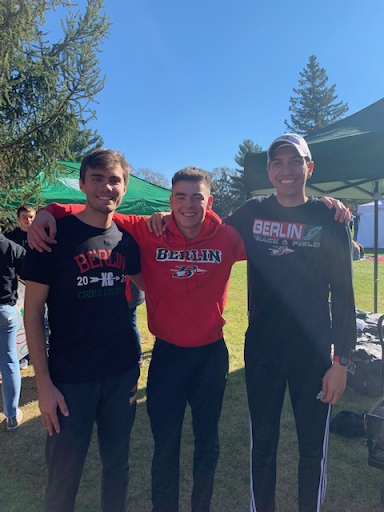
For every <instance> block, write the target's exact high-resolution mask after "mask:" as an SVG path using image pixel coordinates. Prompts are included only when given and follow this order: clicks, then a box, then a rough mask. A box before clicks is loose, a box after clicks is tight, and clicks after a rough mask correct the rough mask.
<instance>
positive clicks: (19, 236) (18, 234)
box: [5, 205, 36, 249]
mask: <svg viewBox="0 0 384 512" xmlns="http://www.w3.org/2000/svg"><path fill="white" fill-rule="evenodd" d="M35 216H36V210H35V209H34V208H33V207H32V206H29V205H25V206H20V208H18V209H17V222H18V223H19V227H18V228H15V229H14V230H12V231H9V232H8V233H5V236H6V237H7V238H9V240H12V241H13V242H16V243H17V244H19V245H21V246H22V247H24V249H26V248H27V247H28V241H27V233H28V229H29V226H30V225H31V224H32V222H33V219H34V218H35Z"/></svg>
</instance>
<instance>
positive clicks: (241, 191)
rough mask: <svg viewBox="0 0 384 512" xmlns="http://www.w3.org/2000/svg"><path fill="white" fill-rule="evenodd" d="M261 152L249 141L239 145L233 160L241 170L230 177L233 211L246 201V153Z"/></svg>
mask: <svg viewBox="0 0 384 512" xmlns="http://www.w3.org/2000/svg"><path fill="white" fill-rule="evenodd" d="M261 151H262V148H261V146H259V145H258V144H256V143H255V142H253V141H252V140H251V139H245V140H243V143H242V144H239V150H238V152H237V155H235V156H234V160H235V162H236V163H237V165H238V166H240V167H241V169H236V173H237V174H236V175H234V176H231V177H230V180H231V190H232V196H233V199H232V202H233V207H234V208H233V209H235V208H238V207H239V206H240V205H241V204H243V203H244V201H245V200H246V199H247V197H246V192H245V187H244V158H245V155H246V154H247V153H260V152H261Z"/></svg>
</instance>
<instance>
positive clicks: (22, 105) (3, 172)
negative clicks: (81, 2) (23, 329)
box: [0, 0, 109, 206]
mask: <svg viewBox="0 0 384 512" xmlns="http://www.w3.org/2000/svg"><path fill="white" fill-rule="evenodd" d="M59 6H60V9H61V10H62V11H64V12H65V16H64V18H63V19H62V20H61V28H62V37H60V39H58V40H57V41H56V42H51V41H50V34H49V32H48V31H45V30H44V26H45V24H46V19H45V16H46V15H47V14H48V12H49V11H52V10H53V11H54V12H55V13H57V9H58V7H59ZM108 29H109V22H108V21H107V18H106V15H105V14H104V13H103V0H88V1H87V4H86V7H85V12H84V13H83V14H82V13H81V12H80V11H79V10H78V9H77V7H76V4H74V3H72V2H71V1H70V0H68V1H66V2H62V1H60V0H51V1H48V0H35V1H33V2H30V1H27V0H18V1H14V0H4V1H2V2H1V4H0V38H1V46H0V155H1V156H0V190H1V193H2V202H3V204H5V205H6V206H8V205H11V204H12V203H16V204H20V203H24V202H26V198H27V197H31V196H33V195H35V194H36V192H38V187H39V183H38V173H39V171H41V170H42V169H44V170H45V172H46V174H47V176H48V178H49V177H53V176H54V173H55V171H54V168H55V164H56V159H57V158H67V159H70V158H71V155H74V154H76V152H73V151H71V145H72V146H73V141H74V140H75V138H76V137H79V133H80V132H81V130H82V128H83V125H84V123H86V122H87V121H88V120H89V119H91V118H93V117H95V112H94V111H93V110H92V109H91V104H92V102H93V101H94V99H95V96H96V95H97V94H98V93H99V92H100V91H101V90H102V89H103V87H104V78H103V77H101V76H100V69H99V61H98V59H97V51H99V47H100V44H101V42H102V40H103V39H104V38H105V37H106V35H107V33H108Z"/></svg>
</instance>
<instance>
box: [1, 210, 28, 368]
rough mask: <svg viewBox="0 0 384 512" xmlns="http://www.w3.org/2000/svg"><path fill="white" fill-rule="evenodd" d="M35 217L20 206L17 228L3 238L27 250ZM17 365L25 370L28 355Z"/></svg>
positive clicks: (22, 284)
mask: <svg viewBox="0 0 384 512" xmlns="http://www.w3.org/2000/svg"><path fill="white" fill-rule="evenodd" d="M35 217H36V210H35V209H34V208H33V207H32V206H30V205H28V204H26V205H23V206H20V207H19V208H18V209H17V222H18V223H19V227H17V228H15V229H13V230H12V231H8V233H5V236H6V237H7V238H8V239H9V240H12V241H13V242H15V243H17V244H19V245H21V247H24V249H27V247H28V240H27V233H28V229H29V226H30V225H31V224H32V222H33V219H34V218H35ZM20 286H22V287H23V286H24V283H21V284H20ZM19 364H20V368H27V367H28V364H29V354H26V355H25V356H24V357H23V358H22V359H20V361H19Z"/></svg>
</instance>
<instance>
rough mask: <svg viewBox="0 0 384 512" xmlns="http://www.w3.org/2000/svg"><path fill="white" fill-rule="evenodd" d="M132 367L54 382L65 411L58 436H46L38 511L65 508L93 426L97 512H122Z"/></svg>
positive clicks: (132, 406)
mask: <svg viewBox="0 0 384 512" xmlns="http://www.w3.org/2000/svg"><path fill="white" fill-rule="evenodd" d="M138 377H139V370H138V368H137V367H135V368H133V369H131V370H129V371H128V372H125V373H122V374H120V375H117V376H115V377H110V378H108V379H105V380H101V381H96V382H88V383H84V384H63V383H55V385H56V386H57V387H58V389H59V390H60V391H61V393H62V394H63V395H64V398H65V401H66V403H67V406H68V409H69V416H68V417H67V418H65V417H64V416H62V415H61V414H60V413H59V420H60V434H56V433H55V434H54V435H53V436H47V441H46V460H47V465H48V483H47V488H46V494H45V499H44V512H71V511H73V510H74V508H75V500H76V494H77V490H78V487H79V483H80V478H81V474H82V471H83V467H84V463H85V458H86V455H87V452H88V448H89V443H90V440H91V435H92V429H93V424H94V422H96V424H97V434H98V442H99V450H100V457H101V462H102V481H101V504H102V511H103V512H124V511H125V500H126V496H127V489H128V479H129V475H128V453H129V441H130V435H131V430H132V425H133V421H134V418H135V412H136V391H137V379H138Z"/></svg>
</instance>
